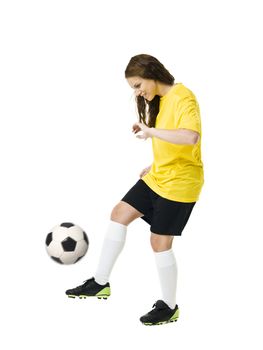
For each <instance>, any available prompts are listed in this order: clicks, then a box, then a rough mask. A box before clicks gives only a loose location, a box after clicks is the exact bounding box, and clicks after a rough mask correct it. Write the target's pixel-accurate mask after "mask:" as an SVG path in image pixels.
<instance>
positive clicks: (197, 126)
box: [177, 97, 201, 133]
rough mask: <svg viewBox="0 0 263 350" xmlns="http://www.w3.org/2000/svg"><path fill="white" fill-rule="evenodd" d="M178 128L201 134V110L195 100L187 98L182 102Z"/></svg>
mask: <svg viewBox="0 0 263 350" xmlns="http://www.w3.org/2000/svg"><path fill="white" fill-rule="evenodd" d="M177 128H178V129H179V128H180V129H190V130H194V131H197V132H198V133H201V118H200V110H199V105H198V102H197V101H196V99H195V98H193V97H191V98H186V99H184V100H182V101H181V106H180V112H179V121H178V123H177Z"/></svg>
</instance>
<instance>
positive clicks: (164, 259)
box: [154, 249, 176, 267]
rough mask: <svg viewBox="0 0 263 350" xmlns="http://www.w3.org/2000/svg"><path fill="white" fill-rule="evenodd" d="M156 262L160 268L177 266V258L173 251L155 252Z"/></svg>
mask: <svg viewBox="0 0 263 350" xmlns="http://www.w3.org/2000/svg"><path fill="white" fill-rule="evenodd" d="M154 256H155V261H156V264H157V266H158V267H166V266H170V265H174V264H176V260H175V256H174V253H173V250H172V249H169V250H165V251H163V252H155V253H154Z"/></svg>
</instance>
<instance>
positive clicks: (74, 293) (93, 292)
mask: <svg viewBox="0 0 263 350" xmlns="http://www.w3.org/2000/svg"><path fill="white" fill-rule="evenodd" d="M110 294H111V293H110V284H109V282H108V283H106V284H104V285H103V286H102V285H101V284H98V283H97V282H96V281H95V278H94V277H92V278H90V279H88V280H86V281H84V283H83V284H82V285H80V286H78V287H76V288H73V289H68V290H67V291H66V295H67V296H68V297H69V298H75V297H79V298H80V299H82V298H87V297H97V298H98V299H102V298H103V299H108V297H109V296H110Z"/></svg>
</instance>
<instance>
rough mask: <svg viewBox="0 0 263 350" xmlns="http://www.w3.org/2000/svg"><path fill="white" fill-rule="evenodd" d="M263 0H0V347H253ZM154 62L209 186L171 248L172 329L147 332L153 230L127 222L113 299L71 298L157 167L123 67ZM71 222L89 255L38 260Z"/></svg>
mask: <svg viewBox="0 0 263 350" xmlns="http://www.w3.org/2000/svg"><path fill="white" fill-rule="evenodd" d="M261 17H262V16H261V14H260V1H255V0H250V1H231V0H230V1H229V0H228V1H222V0H221V1H208V0H207V1H203V0H200V1H194V0H191V1H190V0H185V1H177V0H174V1H168V0H163V1H161V2H160V1H155V0H151V1H146V0H140V1H137V0H133V1H123V2H119V1H116V0H112V1H106V0H104V1H97V2H95V1H92V2H91V1H77V0H75V1H65V0H63V1H58V0H52V1H50V0H46V1H28V0H25V1H12V0H8V1H1V2H0V35H1V39H0V50H1V55H0V61H1V64H0V70H1V71H0V74H1V75H0V86H1V91H0V93H1V95H0V96H1V103H0V109H1V110H0V116H1V124H0V149H1V158H0V160H1V182H0V186H1V188H0V201H1V203H0V204H1V226H0V229H1V232H0V233H1V254H0V259H1V260H0V261H1V278H0V281H1V301H0V303H1V305H0V307H1V309H0V314H1V319H2V329H1V333H2V335H1V340H0V341H1V343H3V344H5V345H1V348H4V349H6V350H9V349H17V348H26V349H35V348H38V349H47V348H50V349H56V348H57V349H65V350H66V349H73V348H74V349H78V348H84V349H86V348H87V349H88V348H91V347H94V346H96V348H99V349H103V348H105V347H106V346H108V347H110V348H116V349H123V348H125V349H126V348H127V349H134V348H135V347H137V346H140V347H146V346H147V348H152V349H160V347H161V346H162V347H165V346H167V347H170V348H172V347H173V348H178V349H193V348H195V349H202V350H204V349H214V350H216V349H220V350H221V349H223V348H229V349H230V348H239V349H247V348H248V347H249V348H251V349H262V346H263V344H262V337H260V334H259V331H260V328H261V327H260V324H261V325H262V312H263V310H262V292H263V289H262V285H261V279H262V267H263V264H262V238H261V236H262V233H263V231H262V225H261V220H260V218H261V207H262V204H261V201H262V195H263V193H262V175H263V173H262V168H261V164H260V163H261V160H262V143H261V138H262V128H261V125H262V123H261V124H260V121H261V119H262V108H261V100H262V98H261V91H262V68H261V65H262V60H263V57H262V52H261V51H260V49H261V48H260V46H262V45H261V42H262V37H261V36H260V33H262V29H263V28H262V18H261ZM139 53H148V54H151V55H153V56H156V57H157V58H158V59H159V60H160V61H161V62H162V63H163V64H164V65H165V66H166V67H167V68H168V70H169V71H170V72H171V73H172V74H173V75H174V76H175V79H176V81H177V82H182V83H184V84H185V85H186V86H187V87H188V88H190V89H191V90H192V91H193V92H194V93H195V94H196V97H197V99H198V101H199V104H200V109H201V114H202V126H203V141H202V151H203V162H204V167H205V185H204V188H203V191H202V194H201V197H200V201H199V202H198V204H197V205H196V207H195V209H194V211H193V214H192V216H191V219H190V221H189V223H188V225H187V227H186V228H185V230H184V232H183V235H182V237H178V238H175V240H174V246H173V247H174V253H175V256H176V258H177V263H178V272H179V275H178V292H177V302H178V304H179V307H180V309H181V317H180V319H179V321H178V322H177V323H171V324H169V325H165V326H160V327H145V326H143V325H141V323H140V322H139V317H140V316H141V315H142V314H144V313H146V312H147V311H149V310H150V309H151V306H152V304H153V303H154V302H155V301H156V300H157V299H158V298H159V296H160V291H159V281H158V276H157V271H156V268H155V262H154V257H153V253H152V251H151V248H150V244H149V235H150V232H149V226H148V225H147V224H146V223H145V222H143V221H142V220H138V221H135V222H134V223H132V224H131V225H130V226H129V230H128V236H127V243H126V246H125V248H124V251H123V253H122V255H121V256H120V257H119V260H118V261H117V264H116V266H115V268H114V270H113V273H112V276H111V285H112V296H111V297H110V299H108V300H107V301H103V300H97V299H87V300H73V299H67V298H66V296H65V295H64V291H65V290H66V289H68V288H70V287H74V286H76V285H77V284H80V283H82V281H83V280H85V279H87V278H89V277H90V276H92V275H93V274H94V270H95V268H96V265H97V260H98V257H99V253H100V249H101V244H102V241H103V236H104V233H105V229H106V227H107V225H108V220H109V216H110V212H111V210H112V208H113V206H114V205H115V204H117V203H118V201H119V200H120V198H121V197H122V196H123V195H124V194H125V193H126V192H127V191H128V189H129V188H130V187H131V186H133V185H134V183H135V182H136V181H137V180H138V175H139V173H140V171H141V170H142V168H144V167H146V166H148V165H149V164H151V162H152V153H151V141H150V140H147V141H145V142H144V141H141V140H138V139H137V138H136V137H135V136H134V135H133V134H132V132H131V126H132V124H133V122H135V121H136V113H135V104H134V100H133V91H132V90H131V89H130V87H129V86H128V84H127V82H126V81H125V79H124V70H125V68H126V65H127V63H128V61H129V59H130V58H131V57H132V56H133V55H136V54H139ZM64 221H72V222H74V223H76V224H78V225H80V226H81V227H83V228H84V229H85V230H86V232H87V234H88V236H89V239H90V247H89V251H88V253H87V255H86V256H85V258H84V259H83V260H81V261H80V262H79V263H77V264H76V265H72V266H61V265H59V264H56V263H55V262H53V261H52V260H51V259H50V258H49V257H48V256H47V254H46V251H45V245H44V242H45V237H46V234H47V233H48V232H49V230H50V229H51V227H53V226H54V225H56V224H59V223H61V222H64Z"/></svg>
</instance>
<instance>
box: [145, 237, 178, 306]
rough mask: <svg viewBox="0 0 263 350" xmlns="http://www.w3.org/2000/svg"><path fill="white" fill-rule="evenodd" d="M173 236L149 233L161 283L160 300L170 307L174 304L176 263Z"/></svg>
mask: <svg viewBox="0 0 263 350" xmlns="http://www.w3.org/2000/svg"><path fill="white" fill-rule="evenodd" d="M173 238H174V236H168V235H160V234H156V233H153V232H152V233H151V245H152V249H153V251H154V255H155V261H156V266H157V270H158V274H159V280H160V284H161V291H162V300H163V301H164V302H165V303H166V304H167V305H168V306H169V307H170V308H171V309H174V308H175V305H176V287H177V264H176V260H175V257H174V254H173V250H172V243H173Z"/></svg>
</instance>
